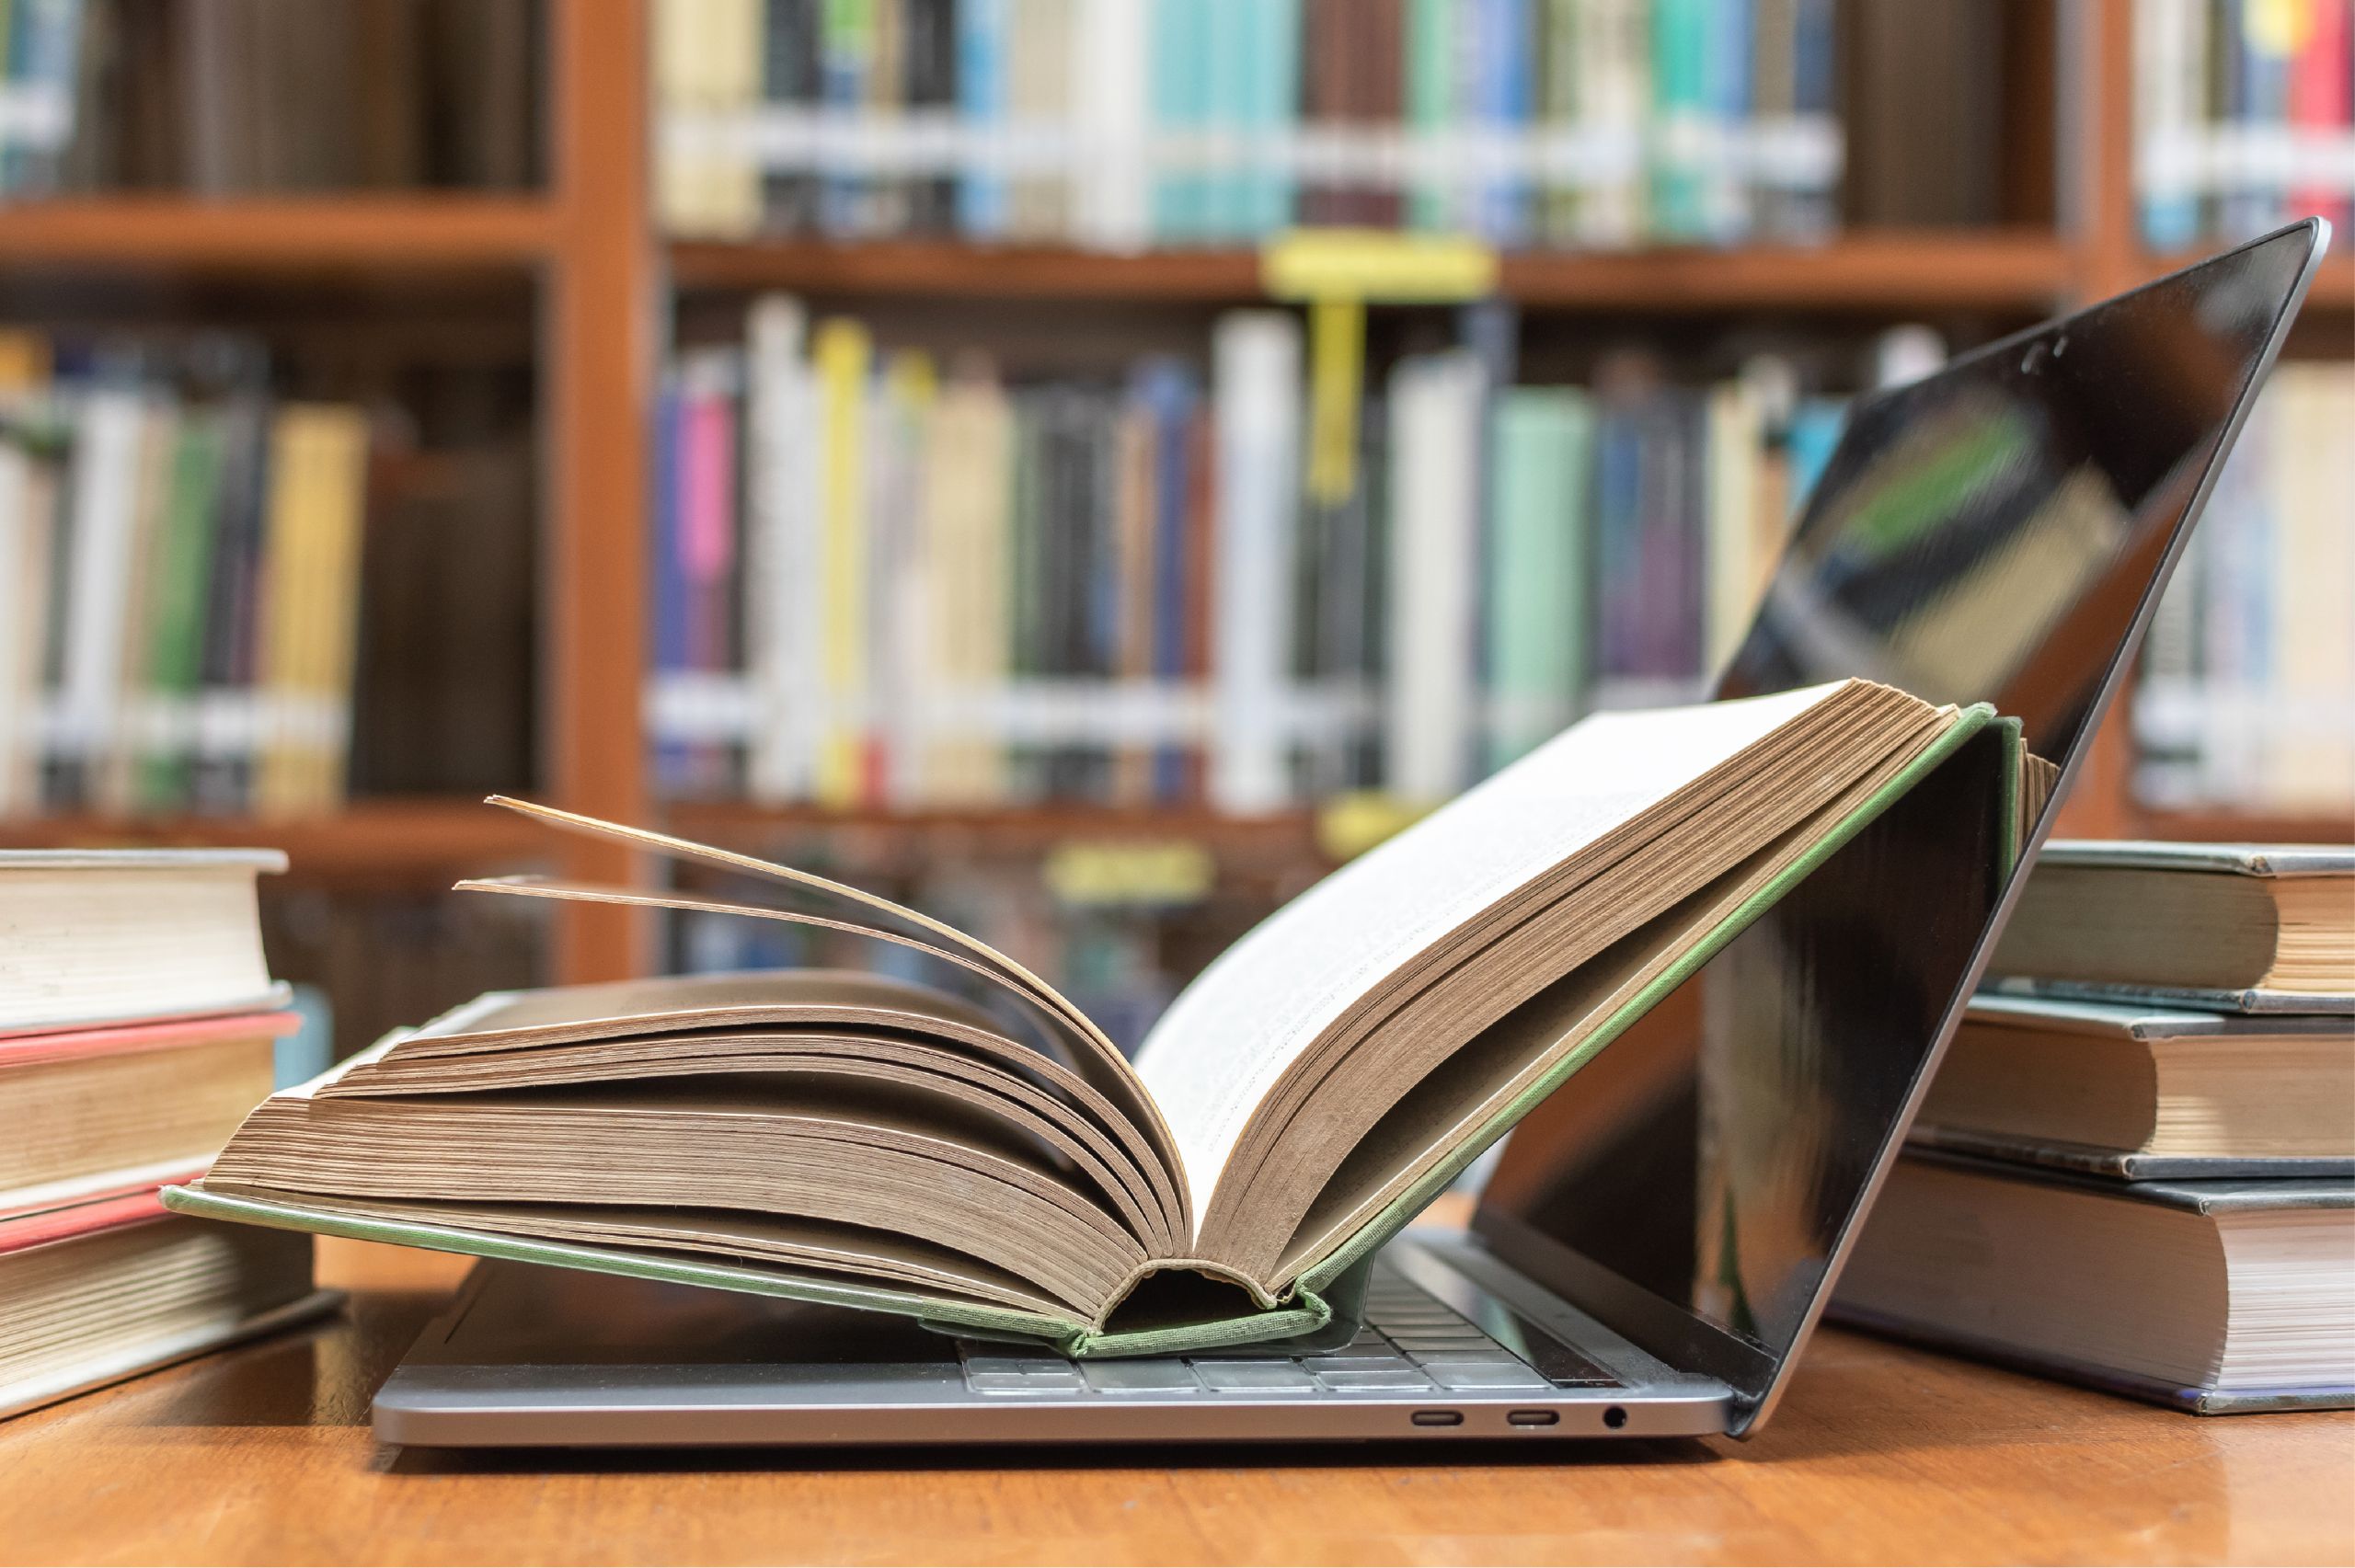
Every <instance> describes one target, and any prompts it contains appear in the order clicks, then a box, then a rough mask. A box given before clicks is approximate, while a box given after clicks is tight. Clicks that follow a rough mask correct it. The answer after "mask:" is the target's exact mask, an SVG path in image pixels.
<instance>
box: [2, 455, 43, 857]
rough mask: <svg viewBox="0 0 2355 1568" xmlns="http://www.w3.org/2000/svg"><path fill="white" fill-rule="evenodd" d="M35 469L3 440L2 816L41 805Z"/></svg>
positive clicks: (40, 616) (40, 564)
mask: <svg viewBox="0 0 2355 1568" xmlns="http://www.w3.org/2000/svg"><path fill="white" fill-rule="evenodd" d="M31 468H32V459H31V458H30V457H29V456H28V455H27V454H26V452H25V450H24V449H23V448H22V447H20V446H17V444H16V443H15V442H13V441H0V817H7V816H13V815H16V814H17V813H20V812H27V811H30V810H31V809H32V808H33V807H35V806H37V805H38V804H39V801H38V799H37V798H36V797H35V795H34V794H33V792H32V790H31V788H30V787H29V786H30V784H31V782H32V770H31V767H30V765H29V764H30V760H31V753H32V741H33V709H34V705H35V704H36V703H38V701H39V700H40V647H41V640H42V638H41V633H42V631H43V630H44V629H45V627H44V622H45V621H46V619H47V616H46V610H47V603H48V598H49V584H48V582H47V580H46V579H47V577H48V573H47V572H46V571H45V570H42V569H41V568H42V567H44V566H45V564H46V563H45V556H46V551H45V550H43V549H42V548H41V544H42V539H43V536H44V535H45V532H46V531H45V528H44V525H43V523H42V522H40V521H37V520H36V519H35V518H34V517H33V515H32V505H33V500H34V496H35V486H34V485H33V482H32V473H31ZM37 529H38V530H41V531H42V532H41V533H40V534H37V533H36V530H37Z"/></svg>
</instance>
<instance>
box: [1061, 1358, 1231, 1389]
mask: <svg viewBox="0 0 2355 1568" xmlns="http://www.w3.org/2000/svg"><path fill="white" fill-rule="evenodd" d="M1082 1370H1084V1371H1085V1372H1086V1376H1087V1386H1088V1387H1089V1388H1091V1389H1094V1390H1095V1391H1097V1393H1101V1394H1166V1393H1186V1394H1190V1393H1199V1392H1200V1391H1201V1387H1202V1385H1201V1382H1200V1379H1197V1378H1196V1377H1195V1376H1194V1372H1193V1368H1190V1367H1188V1366H1187V1365H1186V1364H1185V1363H1184V1362H1183V1361H1091V1362H1089V1363H1087V1365H1086V1367H1085V1368H1082Z"/></svg>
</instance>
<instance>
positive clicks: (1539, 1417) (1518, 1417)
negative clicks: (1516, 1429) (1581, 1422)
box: [1505, 1410, 1562, 1426]
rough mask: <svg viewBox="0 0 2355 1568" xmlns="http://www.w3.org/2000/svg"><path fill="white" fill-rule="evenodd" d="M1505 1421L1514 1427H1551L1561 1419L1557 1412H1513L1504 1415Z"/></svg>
mask: <svg viewBox="0 0 2355 1568" xmlns="http://www.w3.org/2000/svg"><path fill="white" fill-rule="evenodd" d="M1505 1419H1506V1420H1507V1421H1508V1422H1511V1424H1512V1425H1515V1426H1551V1425H1554V1424H1555V1423H1556V1422H1557V1421H1559V1420H1561V1419H1562V1413H1561V1412H1560V1411H1558V1410H1513V1411H1507V1412H1506V1413H1505Z"/></svg>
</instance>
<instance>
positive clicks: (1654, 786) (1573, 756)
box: [1136, 682, 1846, 1212]
mask: <svg viewBox="0 0 2355 1568" xmlns="http://www.w3.org/2000/svg"><path fill="white" fill-rule="evenodd" d="M1845 684H1846V683H1845V682H1836V683H1833V684H1830V685H1824V686H1815V687H1809V688H1805V689H1802V690H1799V691H1794V692H1778V693H1775V694H1774V695H1771V696H1763V697H1752V698H1748V699H1745V700H1742V701H1740V702H1729V703H1714V704H1703V705H1699V706H1694V707H1689V708H1673V709H1665V710H1660V711H1657V712H1647V713H1626V714H1599V715H1595V716H1593V717H1591V718H1589V719H1586V720H1584V721H1582V722H1580V723H1579V724H1577V725H1574V726H1572V727H1570V728H1568V729H1567V730H1565V731H1564V732H1563V733H1562V734H1560V735H1559V736H1557V737H1556V738H1554V739H1553V740H1551V741H1548V742H1547V743H1546V744H1545V745H1544V746H1541V747H1539V748H1538V749H1537V750H1534V751H1533V752H1531V753H1530V754H1529V755H1528V756H1526V757H1523V758H1522V759H1521V761H1517V762H1515V763H1514V764H1512V765H1511V767H1509V768H1507V769H1505V770H1504V771H1503V772H1501V773H1497V774H1496V775H1494V776H1493V777H1491V778H1489V779H1488V781H1487V782H1486V783H1484V784H1479V785H1478V786H1476V787H1475V788H1474V789H1472V790H1470V791H1468V792H1467V793H1465V795H1461V796H1459V797H1458V798H1457V799H1455V800H1454V801H1453V802H1451V803H1450V804H1449V805H1447V806H1444V807H1441V808H1440V809H1439V810H1437V811H1435V812H1433V813H1432V814H1431V815H1430V816H1429V817H1426V818H1423V819H1422V820H1421V821H1419V822H1418V823H1416V824H1415V825H1414V826H1413V827H1411V828H1409V829H1407V830H1406V831H1404V832H1402V833H1400V834H1398V835H1397V836H1396V838H1393V839H1391V840H1389V841H1387V842H1385V843H1384V844H1382V845H1380V846H1378V847H1376V848H1375V849H1373V850H1372V851H1371V852H1369V853H1366V854H1364V855H1361V857H1359V858H1358V859H1357V860H1355V861H1352V862H1351V863H1350V864H1348V865H1345V866H1343V867H1342V868H1341V869H1340V870H1338V871H1337V872H1335V873H1334V874H1333V875H1332V876H1328V877H1327V878H1326V879H1325V880H1324V881H1322V882H1320V883H1318V884H1317V885H1316V886H1315V887H1312V888H1310V889H1309V890H1308V891H1307V892H1306V893H1304V894H1303V895H1301V896H1300V897H1299V898H1295V899H1293V900H1292V902H1291V903H1289V904H1287V905H1285V906H1284V907H1283V908H1282V909H1281V910H1277V911H1276V913H1274V914H1273V915H1271V916H1269V918H1268V919H1267V920H1266V921H1262V922H1261V923H1260V924H1259V925H1258V926H1257V927H1256V928H1254V929H1253V930H1252V932H1251V933H1249V934H1248V935H1246V937H1244V938H1243V940H1242V941H1240V942H1238V943H1236V944H1235V946H1233V947H1231V948H1229V949H1228V950H1227V951H1226V952H1225V953H1224V954H1223V955H1222V956H1220V957H1219V958H1218V959H1217V960H1216V961H1215V962H1214V963H1212V965H1211V967H1209V968H1207V969H1205V970H1204V971H1203V972H1202V973H1201V975H1200V976H1199V977H1198V978H1197V979H1195V980H1194V982H1193V983H1192V984H1191V985H1189V986H1188V987H1187V988H1186V989H1185V990H1183V991H1181V992H1180V993H1179V994H1178V996H1177V1001H1175V1002H1174V1003H1173V1004H1172V1005H1171V1007H1170V1009H1169V1011H1168V1013H1166V1014H1164V1015H1163V1017H1162V1020H1161V1022H1160V1023H1159V1024H1156V1025H1155V1027H1154V1029H1153V1031H1152V1033H1151V1034H1150V1035H1148V1036H1146V1039H1145V1042H1144V1046H1143V1049H1142V1050H1141V1051H1140V1052H1139V1053H1138V1057H1137V1064H1136V1065H1137V1072H1138V1075H1139V1076H1140V1077H1141V1078H1142V1079H1143V1081H1144V1083H1145V1086H1146V1088H1147V1089H1148V1090H1150V1091H1151V1093H1152V1095H1153V1098H1154V1100H1155V1103H1156V1104H1158V1105H1159V1106H1160V1109H1161V1113H1162V1115H1163V1116H1164V1117H1165V1118H1166V1120H1167V1122H1168V1125H1169V1127H1170V1128H1171V1130H1172V1132H1173V1134H1174V1135H1175V1137H1176V1139H1177V1149H1178V1153H1179V1156H1180V1158H1181V1160H1182V1162H1183V1164H1184V1170H1185V1175H1186V1180H1187V1185H1188V1186H1189V1190H1190V1191H1191V1192H1192V1193H1193V1194H1194V1195H1195V1202H1196V1205H1197V1211H1198V1212H1200V1206H1202V1205H1203V1204H1205V1203H1206V1202H1207V1200H1208V1195H1209V1194H1210V1193H1211V1191H1212V1189H1213V1188H1214V1187H1215V1186H1216V1185H1217V1182H1218V1177H1219V1174H1220V1173H1221V1172H1222V1171H1223V1169H1224V1168H1225V1165H1226V1162H1227V1159H1228V1156H1229V1154H1230V1153H1231V1152H1232V1151H1233V1150H1234V1148H1235V1142H1236V1140H1237V1139H1238V1138H1239V1137H1240V1136H1241V1134H1242V1132H1243V1130H1244V1127H1245V1126H1246V1123H1248V1121H1249V1120H1250V1117H1251V1114H1252V1111H1253V1109H1254V1108H1255V1107H1256V1106H1257V1105H1258V1103H1259V1101H1260V1099H1261V1098H1262V1097H1263V1096H1264V1095H1265V1094H1266V1093H1268V1091H1269V1089H1270V1088H1271V1087H1272V1086H1273V1085H1274V1084H1275V1083H1276V1082H1277V1081H1278V1080H1279V1079H1280V1078H1281V1077H1282V1075H1283V1074H1284V1072H1285V1071H1286V1070H1287V1069H1289V1068H1290V1067H1291V1066H1292V1063H1293V1062H1294V1060H1295V1059H1298V1058H1299V1056H1300V1055H1301V1054H1302V1053H1303V1052H1304V1051H1305V1050H1307V1049H1308V1048H1309V1047H1311V1046H1312V1045H1314V1044H1315V1042H1316V1040H1317V1038H1318V1037H1319V1036H1320V1035H1322V1034H1323V1032H1324V1031H1325V1030H1326V1029H1327V1028H1328V1027H1329V1026H1331V1025H1332V1024H1334V1023H1335V1022H1336V1021H1337V1020H1338V1019H1339V1018H1340V1017H1341V1015H1342V1014H1343V1013H1344V1012H1345V1011H1346V1010H1347V1009H1349V1008H1350V1006H1351V1005H1352V1004H1353V1003H1354V1002H1356V1001H1358V1000H1359V999H1360V998H1361V997H1363V996H1365V995H1366V994H1367V993H1369V992H1370V991H1372V990H1374V989H1375V988H1376V987H1377V986H1379V985H1380V984H1382V983H1383V982H1384V980H1385V979H1387V978H1388V977H1390V976H1391V975H1393V974H1394V973H1396V971H1397V970H1399V969H1401V968H1402V967H1406V966H1407V965H1408V964H1410V963H1412V962H1414V961H1415V960H1416V959H1417V957H1418V956H1419V955H1421V954H1422V953H1423V952H1424V951H1425V950H1426V949H1428V948H1430V946H1431V945H1432V944H1435V943H1439V942H1442V940H1444V939H1445V938H1447V937H1448V936H1450V935H1451V934H1452V933H1455V932H1456V931H1457V930H1459V929H1460V928H1461V927H1463V926H1464V925H1465V924H1466V923H1467V922H1469V921H1474V920H1476V919H1477V918H1478V917H1479V916H1481V915H1482V914H1483V913H1484V912H1485V911H1487V910H1489V909H1490V908H1491V907H1492V906H1494V905H1496V904H1497V903H1499V902H1500V901H1502V900H1504V899H1506V898H1510V897H1511V896H1512V895H1513V894H1514V893H1516V892H1518V891H1519V890H1520V889H1522V887H1525V886H1526V885H1528V884H1529V883H1530V882H1531V881H1532V880H1533V879H1534V878H1535V877H1537V876H1541V875H1543V874H1544V873H1545V872H1546V871H1547V870H1549V869H1550V868H1552V867H1553V866H1555V865H1557V864H1559V863H1560V862H1562V861H1564V860H1566V859H1568V857H1569V856H1571V855H1572V854H1574V853H1578V852H1579V851H1580V850H1582V849H1584V848H1586V847H1587V846H1589V845H1591V844H1594V843H1596V842H1597V841H1600V840H1603V838H1605V837H1606V836H1607V835H1609V834H1611V833H1612V832H1613V831H1614V830H1617V829H1619V828H1622V827H1624V826H1625V825H1626V824H1627V823H1628V822H1630V821H1631V820H1632V819H1634V818H1637V816H1639V815H1640V814H1642V813H1643V812H1645V811H1647V810H1648V809H1650V808H1652V807H1657V806H1658V805H1660V802H1662V801H1663V800H1665V799H1667V798H1668V797H1669V796H1670V795H1672V794H1674V793H1675V792H1676V791H1678V790H1679V789H1682V788H1683V787H1684V786H1685V785H1687V784H1691V783H1692V782H1693V781H1694V779H1696V778H1699V777H1701V776H1702V775H1703V774H1705V773H1708V772H1709V771H1710V770H1711V769H1713V768H1717V767H1720V766H1723V765H1724V764H1726V763H1727V762H1729V761H1731V760H1732V759H1734V758H1735V757H1737V756H1738V755H1739V754H1740V752H1741V751H1742V750H1744V749H1745V748H1746V747H1749V746H1752V745H1753V744H1755V743H1757V742H1758V741H1760V740H1762V739H1764V738H1767V737H1769V736H1770V735H1772V734H1773V733H1774V732H1775V730H1776V729H1777V728H1778V727H1781V726H1783V725H1785V724H1787V723H1789V722H1790V721H1792V720H1793V719H1795V718H1797V717H1798V716H1799V715H1802V714H1805V713H1807V712H1808V711H1809V709H1811V708H1813V707H1814V706H1816V705H1817V704H1821V703H1823V702H1825V701H1827V700H1829V699H1831V698H1832V696H1833V695H1834V694H1835V693H1837V692H1840V691H1841V690H1842V688H1843V686H1844V685H1845Z"/></svg>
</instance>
